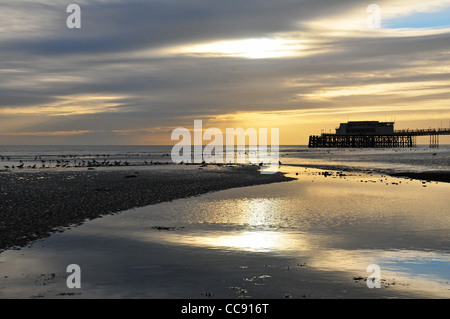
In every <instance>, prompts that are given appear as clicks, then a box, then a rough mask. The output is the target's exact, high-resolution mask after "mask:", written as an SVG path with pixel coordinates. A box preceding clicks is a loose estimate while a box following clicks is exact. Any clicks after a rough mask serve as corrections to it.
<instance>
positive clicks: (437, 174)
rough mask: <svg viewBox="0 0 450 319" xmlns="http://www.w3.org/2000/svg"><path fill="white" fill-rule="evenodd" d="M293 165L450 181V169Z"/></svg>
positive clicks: (423, 179)
mask: <svg viewBox="0 0 450 319" xmlns="http://www.w3.org/2000/svg"><path fill="white" fill-rule="evenodd" d="M291 166H294V167H307V168H317V169H322V170H332V171H345V172H361V173H367V174H371V173H374V174H379V175H389V176H392V177H400V178H401V177H404V178H410V179H416V180H422V181H432V182H444V183H450V171H426V172H408V171H405V172H392V171H381V170H372V171H367V169H358V168H355V167H344V166H336V165H314V164H294V165H291Z"/></svg>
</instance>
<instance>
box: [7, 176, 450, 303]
mask: <svg viewBox="0 0 450 319" xmlns="http://www.w3.org/2000/svg"><path fill="white" fill-rule="evenodd" d="M295 173H297V168H293V169H292V170H291V171H290V174H292V175H294V176H297V175H295ZM319 173H320V174H319ZM344 177H345V178H344ZM298 178H299V180H298V181H295V182H289V183H279V184H271V185H262V186H257V187H248V188H239V189H231V190H227V191H221V192H217V193H212V194H207V195H203V196H201V197H196V198H188V199H181V200H177V201H174V202H171V203H161V204H158V205H152V206H148V207H143V208H139V209H134V210H131V211H127V212H124V213H122V214H117V215H114V216H106V217H104V218H102V219H98V220H94V221H91V222H89V223H86V224H85V225H83V226H81V227H77V228H74V229H71V230H70V231H68V232H66V233H62V234H58V235H57V236H54V237H51V238H49V239H48V240H45V241H44V242H45V246H46V247H49V248H48V249H47V250H45V253H43V252H42V249H41V248H39V246H38V247H35V248H33V249H31V250H23V251H22V252H21V254H24V255H21V254H19V253H17V252H16V253H14V252H7V253H4V254H2V255H0V262H2V271H8V272H11V273H14V272H15V271H16V272H18V271H23V272H24V273H25V270H24V269H27V268H29V265H31V264H33V265H40V267H41V264H42V263H44V264H45V261H48V263H50V261H51V263H52V265H50V266H49V265H47V266H46V267H47V269H52V267H54V264H57V263H59V264H62V265H67V264H68V263H67V262H66V260H67V261H68V262H69V263H73V260H76V261H77V262H78V261H79V260H81V261H83V260H84V262H85V263H86V264H87V265H89V264H90V263H93V264H94V265H97V266H98V265H99V264H100V265H101V269H102V271H104V272H106V273H107V274H108V275H109V276H108V277H104V279H103V280H105V282H108V280H112V279H110V278H119V279H120V278H122V277H123V280H128V281H130V280H131V279H133V280H134V281H133V283H139V282H141V281H142V279H141V277H138V275H137V273H136V270H140V271H141V272H140V273H139V276H142V273H143V272H142V270H149V271H148V272H146V273H145V274H146V276H149V278H150V279H151V280H150V279H149V280H148V282H154V280H159V281H158V283H160V284H162V285H165V284H166V283H165V281H166V280H170V278H172V277H170V278H169V277H168V276H169V275H170V276H173V275H174V274H176V275H177V276H179V277H176V279H177V280H185V277H189V276H191V274H192V273H191V272H190V270H187V269H188V266H189V267H194V266H195V267H197V268H196V269H198V270H199V271H198V272H193V274H197V276H200V275H201V274H204V273H205V274H207V275H206V278H208V279H211V277H214V275H215V276H217V275H216V272H218V273H220V276H221V277H220V281H221V282H225V281H226V280H225V279H228V278H229V277H233V276H241V277H240V278H239V280H240V281H241V282H242V278H243V277H244V275H243V273H239V272H238V271H236V269H240V268H238V267H236V264H233V263H232V262H231V261H229V260H230V258H229V257H232V256H237V258H236V259H237V260H239V261H238V262H239V263H240V262H241V260H242V259H245V260H246V261H247V260H250V259H252V260H253V261H252V262H253V264H250V265H251V266H252V265H253V268H252V267H250V268H249V269H250V270H251V271H254V273H250V274H246V275H245V276H246V277H245V278H248V277H251V278H253V276H261V275H270V276H271V277H270V278H271V279H270V280H271V281H275V280H279V282H277V283H276V286H278V287H284V286H288V285H290V284H291V282H293V281H295V280H298V281H302V280H316V279H317V278H320V280H322V281H324V280H323V279H321V278H322V277H321V276H322V275H323V274H327V276H330V278H331V276H334V277H333V280H336V281H340V282H346V283H350V284H351V285H358V284H361V285H363V286H364V285H365V282H364V280H359V281H358V282H356V283H355V281H356V280H354V278H363V279H364V278H366V277H367V276H368V275H369V274H368V273H367V272H366V269H367V266H368V265H370V264H378V265H380V267H381V271H382V279H383V288H384V289H385V290H384V291H383V293H386V292H385V291H386V290H387V289H386V288H393V289H390V290H394V288H395V292H398V291H406V292H408V293H410V294H418V295H420V296H422V297H433V296H436V297H444V298H448V297H450V287H449V281H450V273H449V269H450V267H449V266H450V253H449V247H450V246H449V243H450V242H449V237H448V229H449V226H450V219H449V216H448V208H449V202H448V192H449V190H450V185H449V184H441V183H440V184H435V183H433V184H431V183H427V185H428V187H427V188H424V187H423V185H422V183H421V182H420V181H409V180H402V179H394V178H387V177H380V176H372V175H360V174H356V175H351V174H346V176H342V177H341V176H336V175H323V172H321V171H318V170H311V169H310V170H303V169H302V170H301V171H300V174H299V176H298ZM400 182H402V183H400ZM407 182H408V183H407ZM74 238H76V240H73V239H74ZM40 249H41V250H40ZM61 252H64V253H61ZM193 252H194V253H193ZM30 256H31V257H30ZM98 256H102V257H98ZM124 256H125V257H124ZM180 256H183V257H180ZM224 256H226V257H224ZM242 256H245V258H242ZM64 258H66V259H64ZM111 259H113V260H114V263H113V262H111ZM236 259H235V260H236ZM274 260H276V261H277V262H278V261H280V260H282V261H283V263H285V265H288V263H290V264H289V265H291V266H292V267H291V270H294V268H295V267H297V270H298V269H301V270H302V271H305V270H306V271H308V273H307V275H305V272H302V273H299V272H294V271H291V272H290V273H289V276H287V275H286V272H285V271H284V272H283V273H282V275H280V276H278V277H277V275H279V273H276V272H271V273H270V274H269V273H266V269H264V272H262V273H261V271H260V270H261V269H262V268H263V265H265V264H267V263H272V262H273V261H274ZM205 263H206V264H208V267H204V265H203V264H205ZM219 265H220V266H219ZM239 265H242V264H239ZM105 267H106V269H107V270H106V271H105ZM195 267H194V268H195ZM200 267H204V268H200ZM42 268H44V267H43V266H42ZM94 268H95V267H91V269H94ZM19 269H20V270H19ZM59 269H64V267H63V268H59ZM130 269H132V272H130V273H128V271H129V270H130ZM189 269H191V268H189ZM246 269H247V268H246ZM255 269H256V270H255ZM273 269H275V268H273ZM273 269H271V271H275V270H273ZM125 270H126V271H127V272H125ZM250 270H248V271H250ZM27 271H29V270H27ZM36 271H37V272H41V271H42V270H41V268H39V269H36ZM53 271H54V270H48V272H53ZM116 272H118V273H119V275H116ZM133 274H135V275H133ZM167 274H169V275H167ZM211 274H213V275H211ZM317 274H319V275H317ZM1 275H2V273H0V292H1V289H2V288H1V287H3V286H2V285H4V284H3V283H2V282H1V280H2V278H1ZM5 275H6V273H5ZM7 275H8V277H10V276H11V275H10V274H7ZM17 276H18V277H20V274H19V275H17ZM97 276H100V275H99V274H98V273H95V274H94V273H93V274H92V278H93V279H92V280H93V281H95V280H96V277H97ZM133 276H135V277H133ZM164 276H166V277H164ZM208 276H211V277H208ZM222 276H223V278H225V279H224V280H222ZM308 276H313V277H308ZM314 276H316V277H314ZM317 276H318V277H317ZM214 278H216V277H214ZM233 278H235V277H233ZM268 278H269V277H268ZM311 278H312V279H311ZM196 279H198V280H197V281H203V279H199V278H196ZM114 280H116V279H114ZM117 280H118V279H117ZM3 281H5V280H3ZM205 281H207V280H205ZM330 281H331V279H330ZM315 282H317V280H316V281H315ZM120 284H123V285H128V286H127V287H128V288H133V287H130V283H128V284H124V282H123V281H120ZM326 284H327V285H328V284H329V281H328V282H326ZM352 287H353V286H352ZM300 288H303V287H300ZM327 288H329V287H327ZM155 289H156V288H155ZM192 289H196V287H193V288H192ZM226 289H228V287H226ZM367 290H368V289H366V290H364V291H365V292H366V293H367V295H368V294H369V292H368V291H367ZM265 293H267V292H266V291H263V292H262V293H261V296H265ZM189 296H190V297H191V298H192V297H193V296H194V297H195V295H189ZM394 296H395V294H394ZM318 297H321V295H319V296H318Z"/></svg>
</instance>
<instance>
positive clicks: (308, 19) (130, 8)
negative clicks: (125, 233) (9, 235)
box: [0, 0, 450, 145]
mask: <svg viewBox="0 0 450 319" xmlns="http://www.w3.org/2000/svg"><path fill="white" fill-rule="evenodd" d="M72 3H74V4H78V5H79V7H80V10H81V19H80V20H81V28H72V29H71V28H68V26H67V18H68V17H69V16H70V15H71V13H70V12H69V13H68V12H67V11H66V9H67V7H68V6H69V5H70V4H72ZM370 4H376V5H377V7H378V8H379V9H380V10H379V13H380V27H374V24H373V23H372V24H371V23H370V21H373V20H371V18H372V17H374V16H373V14H375V13H376V12H375V11H370V12H368V10H367V9H368V6H369V5H370ZM0 75H1V76H0V145H15V144H17V145H27V144H37V145H49V144H78V145H88V144H89V145H92V144H94V145H95V144H100V145H150V144H162V145H167V144H173V143H175V142H173V141H171V133H172V131H173V130H174V129H176V128H179V127H185V128H188V129H193V126H194V120H202V121H203V128H204V129H206V128H219V129H220V130H222V131H225V130H226V128H244V129H247V128H256V129H261V128H267V129H269V130H270V129H271V128H278V129H279V134H280V144H290V145H301V144H307V142H308V137H309V135H313V134H320V133H322V132H329V131H331V132H334V129H335V128H336V127H338V126H339V123H341V122H347V121H360V120H376V121H395V122H396V128H397V129H407V128H410V129H413V128H430V127H432V128H437V127H450V90H449V87H450V1H448V0H446V1H443V0H428V1H423V0H389V1H382V0H379V1H378V0H374V1H373V2H370V1H369V2H367V1H361V0H348V1H347V0H342V1H336V0H245V1H244V0H240V1H237V0H227V1H223V0H147V1H144V0H108V1H107V0H89V1H88V0H33V1H23V0H15V1H11V0H0ZM447 140H449V139H448V138H447ZM441 141H446V139H445V138H443V137H442V138H441ZM448 143H450V140H449V141H448Z"/></svg>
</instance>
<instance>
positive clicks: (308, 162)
mask: <svg viewBox="0 0 450 319" xmlns="http://www.w3.org/2000/svg"><path fill="white" fill-rule="evenodd" d="M172 149H173V146H170V145H150V146H148V145H138V146H136V145H102V146H93V145H77V146H74V145H49V146H40V145H28V146H23V145H21V146H18V145H14V146H8V145H0V170H12V169H15V170H16V169H18V168H19V169H25V170H26V169H28V170H29V169H36V170H42V169H49V168H53V169H68V168H83V167H89V166H99V167H101V166H103V167H112V166H122V167H125V166H128V167H136V166H145V165H155V164H174V161H173V160H172ZM191 154H192V159H193V158H194V156H196V155H194V154H195V150H194V149H193V148H192V150H191ZM223 154H226V151H225V150H223ZM252 155H254V156H253V157H252ZM239 156H243V158H244V162H246V163H249V162H250V163H251V160H255V159H256V162H255V163H254V164H259V163H264V162H265V161H266V160H267V159H270V160H273V159H274V158H275V156H276V157H277V158H278V159H279V163H280V164H281V167H282V166H283V165H289V166H302V167H311V168H321V169H330V170H346V171H361V172H374V173H401V172H429V171H448V170H450V145H441V146H440V147H439V148H430V147H429V146H428V145H419V146H417V147H415V148H374V149H351V148H345V149H336V148H334V149H323V148H319V149H311V148H308V147H307V146H304V145H281V146H279V147H278V154H276V153H271V152H270V147H269V152H268V155H267V156H266V157H262V156H260V153H259V152H258V148H250V149H249V147H235V154H234V158H235V161H234V162H235V163H237V162H239ZM197 158H199V157H198V156H197ZM200 158H201V157H200ZM205 159H206V161H207V162H212V161H208V159H207V158H206V157H205ZM215 162H216V163H217V162H219V163H220V162H222V163H225V162H226V159H225V155H224V156H223V160H222V161H215ZM266 162H267V161H266ZM177 163H179V161H178V162H177Z"/></svg>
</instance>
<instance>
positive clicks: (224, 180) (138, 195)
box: [0, 165, 291, 251]
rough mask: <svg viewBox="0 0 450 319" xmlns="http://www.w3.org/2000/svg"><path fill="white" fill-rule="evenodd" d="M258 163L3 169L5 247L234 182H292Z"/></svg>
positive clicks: (0, 198) (0, 199)
mask: <svg viewBox="0 0 450 319" xmlns="http://www.w3.org/2000/svg"><path fill="white" fill-rule="evenodd" d="M289 180H291V178H286V177H284V175H283V174H281V173H277V174H261V173H260V172H259V167H257V166H235V167H231V166H225V167H222V166H217V165H212V166H209V167H208V166H204V167H200V165H195V166H194V165H192V166H186V165H182V166H179V165H178V166H176V165H162V166H152V167H146V168H142V167H132V168H129V169H126V168H120V167H119V168H115V169H114V168H112V169H111V168H110V169H102V168H100V169H97V170H95V169H92V170H86V169H83V170H81V169H79V170H69V171H57V170H49V169H47V170H40V171H37V172H36V171H31V170H29V171H28V172H24V171H15V172H3V173H0V185H1V186H0V222H1V224H0V251H1V250H3V249H7V248H14V247H16V249H17V247H18V246H23V245H26V244H27V243H30V242H32V241H33V240H35V239H38V238H42V237H46V236H49V235H50V234H51V233H53V232H55V231H58V230H61V228H63V227H69V226H74V225H79V224H81V223H82V222H84V221H85V220H89V219H94V218H98V217H100V216H103V215H105V214H110V213H117V212H120V211H124V210H127V209H130V208H134V207H141V206H146V205H151V204H156V203H160V202H166V201H171V200H174V199H177V198H183V197H190V196H197V195H200V194H204V193H208V192H213V191H217V190H222V189H228V188H233V187H243V186H249V185H258V184H264V183H273V182H280V181H289Z"/></svg>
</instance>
